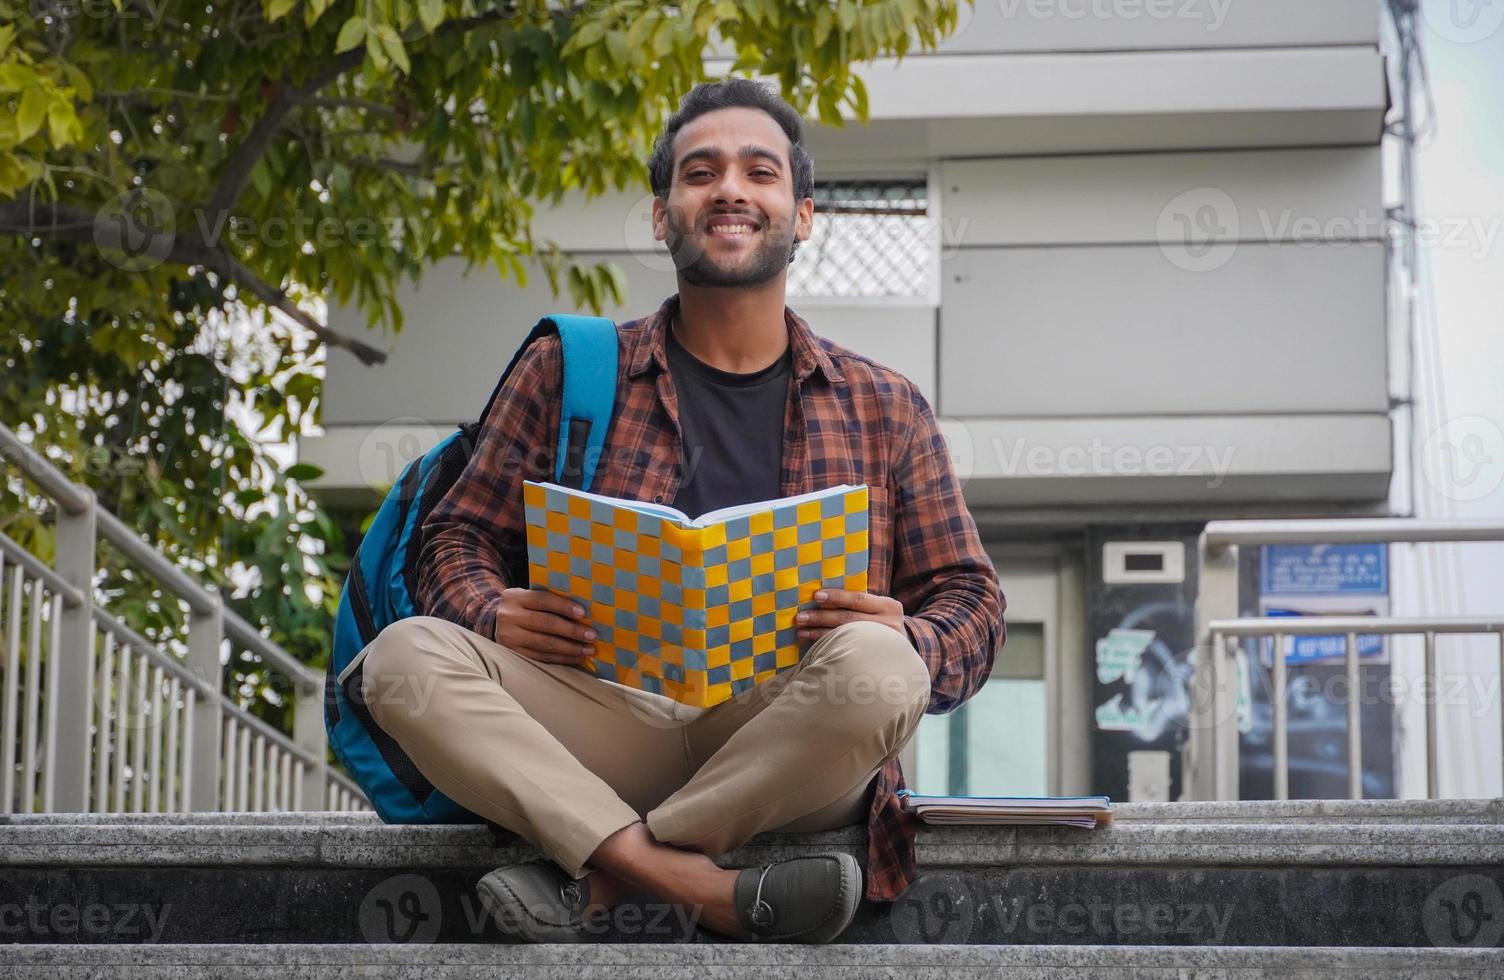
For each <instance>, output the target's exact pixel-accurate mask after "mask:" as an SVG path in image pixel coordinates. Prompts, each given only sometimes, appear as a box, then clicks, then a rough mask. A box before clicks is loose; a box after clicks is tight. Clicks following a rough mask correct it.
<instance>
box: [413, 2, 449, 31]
mask: <svg viewBox="0 0 1504 980" xmlns="http://www.w3.org/2000/svg"><path fill="white" fill-rule="evenodd" d="M418 22H419V23H421V24H422V25H423V29H424V30H425V31H428V32H429V33H433V29H434V28H436V27H438V26H439V25H440V24H442V23H443V22H444V0H418Z"/></svg>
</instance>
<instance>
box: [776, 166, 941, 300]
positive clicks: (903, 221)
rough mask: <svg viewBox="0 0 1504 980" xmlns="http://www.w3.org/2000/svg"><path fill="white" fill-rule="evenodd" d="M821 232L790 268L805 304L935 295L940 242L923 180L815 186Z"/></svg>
mask: <svg viewBox="0 0 1504 980" xmlns="http://www.w3.org/2000/svg"><path fill="white" fill-rule="evenodd" d="M814 201H815V226H814V229H813V230H812V232H811V234H810V237H809V240H808V241H806V242H803V243H802V244H800V246H799V251H798V252H797V253H796V254H795V256H794V264H793V265H791V266H790V267H789V284H788V293H789V295H790V296H791V297H792V296H803V297H834V298H857V297H868V298H870V297H878V298H880V297H911V298H919V299H924V298H928V297H929V296H930V295H931V283H932V279H933V276H934V269H935V264H936V240H935V236H934V234H933V233H932V222H931V220H930V207H929V188H928V182H927V180H926V178H925V177H924V176H923V175H920V176H914V177H903V178H896V179H895V178H886V179H881V180H831V181H817V182H816V184H815V192H814Z"/></svg>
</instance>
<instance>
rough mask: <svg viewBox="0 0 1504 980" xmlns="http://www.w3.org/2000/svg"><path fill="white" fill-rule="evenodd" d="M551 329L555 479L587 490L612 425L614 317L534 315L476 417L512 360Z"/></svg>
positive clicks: (503, 379)
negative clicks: (556, 347)
mask: <svg viewBox="0 0 1504 980" xmlns="http://www.w3.org/2000/svg"><path fill="white" fill-rule="evenodd" d="M551 333H557V334H558V335H559V341H560V345H561V350H562V353H563V359H564V393H563V404H562V405H561V406H560V409H559V444H558V448H557V451H556V453H555V456H554V459H555V464H554V482H556V483H559V484H562V485H563V486H567V487H573V488H575V489H579V490H586V489H589V487H590V485H591V483H592V482H594V480H595V468H596V464H597V463H598V462H599V460H600V454H601V447H603V446H604V445H605V443H606V430H607V429H609V428H610V427H611V415H612V412H613V411H615V409H616V369H617V339H616V324H615V323H614V322H613V321H611V320H608V319H607V318H605V317H600V316H579V315H577V314H573V313H551V314H549V315H548V316H545V317H543V318H542V319H541V320H539V321H538V322H537V324H536V325H534V327H533V329H532V331H531V332H530V333H529V334H528V335H527V339H526V340H524V341H523V342H522V344H521V346H519V347H518V348H517V353H516V354H514V355H512V361H511V363H510V364H508V365H507V369H506V371H504V372H502V375H501V379H500V380H499V381H497V382H496V389H495V390H494V391H492V392H491V398H490V399H489V400H488V401H487V402H486V410H485V411H484V412H483V413H481V421H485V418H486V416H487V415H489V414H491V406H492V405H493V404H494V403H495V401H496V398H497V396H498V395H499V394H500V393H501V387H502V385H503V384H505V383H506V380H507V378H508V377H509V376H510V375H511V373H512V370H513V369H514V368H515V367H516V366H517V362H518V361H520V360H522V354H523V352H524V351H526V350H527V349H528V347H530V346H532V343H533V341H534V340H537V339H538V338H539V337H544V336H547V335H548V334H551Z"/></svg>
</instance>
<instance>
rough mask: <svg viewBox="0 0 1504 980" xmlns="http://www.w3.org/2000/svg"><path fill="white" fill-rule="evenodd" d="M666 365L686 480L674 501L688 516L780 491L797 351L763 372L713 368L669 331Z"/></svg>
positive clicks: (769, 496)
mask: <svg viewBox="0 0 1504 980" xmlns="http://www.w3.org/2000/svg"><path fill="white" fill-rule="evenodd" d="M665 332H666V334H667V337H666V339H665V344H666V353H667V354H668V363H669V370H670V372H671V373H672V374H673V377H674V388H675V390H676V391H677V392H678V395H679V428H680V429H681V430H682V432H683V434H684V471H685V472H684V482H683V484H682V485H680V487H679V492H678V494H677V495H675V497H674V500H673V504H674V506H675V507H677V508H679V509H680V510H682V511H683V512H684V513H686V514H688V515H689V516H690V517H699V516H700V515H701V514H705V513H708V512H709V511H712V510H717V509H719V508H721V507H731V506H733V505H735V504H744V503H749V502H751V501H755V500H773V499H776V498H778V497H781V496H783V480H782V468H783V418H784V410H785V408H786V407H787V405H788V396H789V376H790V375H791V373H792V371H793V367H792V364H793V354H792V352H791V351H788V350H786V351H784V354H783V356H782V357H780V358H779V359H778V360H776V361H774V362H773V363H772V364H769V365H768V366H767V367H765V368H763V369H762V370H760V371H754V372H752V373H751V374H735V373H732V372H730V371H722V370H720V369H719V368H715V367H711V366H710V365H709V364H706V363H705V362H704V361H701V360H700V359H699V358H697V357H695V356H694V355H693V354H691V353H690V352H689V351H687V350H685V349H684V348H683V347H682V346H680V344H679V341H678V338H676V337H675V336H674V331H673V327H672V325H670V327H669V328H668V330H667V331H665Z"/></svg>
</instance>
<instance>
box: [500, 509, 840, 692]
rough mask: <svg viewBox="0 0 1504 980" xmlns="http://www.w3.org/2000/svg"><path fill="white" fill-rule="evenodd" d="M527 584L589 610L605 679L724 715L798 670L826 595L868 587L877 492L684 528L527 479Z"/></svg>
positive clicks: (590, 664) (593, 660)
mask: <svg viewBox="0 0 1504 980" xmlns="http://www.w3.org/2000/svg"><path fill="white" fill-rule="evenodd" d="M523 504H524V509H525V512H526V518H527V553H528V575H529V583H530V585H531V587H533V588H546V589H548V590H549V591H552V592H556V593H558V594H560V595H565V596H568V597H570V598H572V599H575V600H576V601H578V602H579V603H580V604H581V605H582V606H584V607H585V609H586V615H585V617H584V618H585V619H587V620H588V621H589V623H590V625H591V626H592V627H593V628H594V629H595V631H596V640H595V653H594V654H593V655H592V656H591V657H588V658H587V659H586V660H585V666H586V667H587V669H590V670H592V671H594V673H595V674H596V676H598V677H601V678H604V679H605V680H608V681H614V682H615V683H618V684H623V685H626V686H628V687H635V688H639V689H641V690H644V691H649V692H651V693H653V694H658V695H662V696H665V697H669V698H672V699H673V700H674V701H677V702H679V703H681V704H684V705H688V706H691V707H696V708H709V707H713V706H714V705H717V704H719V703H721V702H722V701H725V700H726V699H728V698H730V697H731V696H732V695H734V694H738V693H740V692H741V691H743V690H746V689H747V688H749V687H752V686H754V685H757V684H760V683H762V682H763V681H765V680H767V679H768V678H770V677H772V676H773V675H774V674H776V673H778V672H779V671H781V670H786V669H787V668H789V667H792V666H793V665H794V664H796V663H798V661H799V655H800V649H799V639H798V634H797V632H796V628H795V626H794V616H795V614H796V613H797V612H798V611H799V610H800V609H801V608H812V607H813V606H814V601H813V597H814V594H815V592H816V590H818V589H820V588H825V587H829V588H835V589H850V590H853V591H858V592H864V591H866V589H867V545H868V539H867V488H866V487H865V486H854V487H852V486H848V487H846V488H844V489H842V488H832V492H831V493H830V494H828V495H824V496H821V497H818V498H816V499H812V500H811V499H806V500H803V501H800V502H784V501H777V500H774V501H768V502H767V506H766V508H764V509H758V510H755V511H753V512H750V513H746V514H743V515H741V516H737V517H732V518H729V519H727V520H724V521H719V522H716V523H712V524H709V525H708V526H705V527H687V526H684V525H683V524H682V523H681V522H679V521H678V520H676V519H674V518H670V517H663V516H659V515H657V514H648V513H643V512H641V511H638V510H634V509H632V508H630V507H626V506H619V505H616V504H613V503H610V502H607V501H606V500H604V499H601V498H598V497H592V496H584V495H580V494H578V493H576V492H574V491H571V490H569V489H567V488H565V487H561V486H558V485H556V484H552V483H535V482H533V481H531V480H528V481H525V482H524V486H523Z"/></svg>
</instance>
